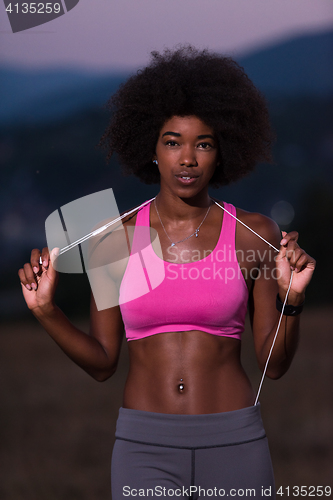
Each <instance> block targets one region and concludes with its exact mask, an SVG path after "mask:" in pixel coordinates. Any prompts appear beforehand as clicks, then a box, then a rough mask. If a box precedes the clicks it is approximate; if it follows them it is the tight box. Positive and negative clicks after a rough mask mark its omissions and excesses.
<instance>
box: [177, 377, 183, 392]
mask: <svg viewBox="0 0 333 500" xmlns="http://www.w3.org/2000/svg"><path fill="white" fill-rule="evenodd" d="M180 381H181V382H182V381H183V379H182V378H181V379H180ZM178 390H179V392H182V391H183V390H184V384H179V385H178Z"/></svg>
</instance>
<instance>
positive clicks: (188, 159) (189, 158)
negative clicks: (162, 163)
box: [180, 146, 198, 167]
mask: <svg viewBox="0 0 333 500" xmlns="http://www.w3.org/2000/svg"><path fill="white" fill-rule="evenodd" d="M180 164H181V165H182V166H184V167H196V166H197V165H198V162H197V159H196V155H195V151H194V149H193V148H192V147H191V146H187V147H183V148H182V151H181V155H180Z"/></svg>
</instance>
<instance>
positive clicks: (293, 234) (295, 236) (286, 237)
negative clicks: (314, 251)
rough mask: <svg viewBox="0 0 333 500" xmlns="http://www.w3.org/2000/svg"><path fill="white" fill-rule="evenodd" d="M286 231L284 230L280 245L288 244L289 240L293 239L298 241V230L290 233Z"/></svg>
mask: <svg viewBox="0 0 333 500" xmlns="http://www.w3.org/2000/svg"><path fill="white" fill-rule="evenodd" d="M283 233H285V231H283V232H282V236H283V238H282V240H281V241H280V245H287V244H288V242H289V241H291V240H294V241H297V240H298V236H299V234H298V232H297V231H291V232H290V233H285V234H283Z"/></svg>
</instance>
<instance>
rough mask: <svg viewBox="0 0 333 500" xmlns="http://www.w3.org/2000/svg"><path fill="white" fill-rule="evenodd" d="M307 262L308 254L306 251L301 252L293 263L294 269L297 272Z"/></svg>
mask: <svg viewBox="0 0 333 500" xmlns="http://www.w3.org/2000/svg"><path fill="white" fill-rule="evenodd" d="M308 262H309V256H308V255H307V254H306V253H302V255H301V256H300V257H299V259H298V260H297V262H296V263H295V271H296V272H297V273H299V272H300V271H301V270H302V269H304V268H305V267H306V266H307V263H308Z"/></svg>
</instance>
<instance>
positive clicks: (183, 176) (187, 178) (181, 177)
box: [175, 172, 199, 185]
mask: <svg viewBox="0 0 333 500" xmlns="http://www.w3.org/2000/svg"><path fill="white" fill-rule="evenodd" d="M175 177H176V179H177V180H178V181H179V182H180V183H181V184H183V185H184V184H193V183H194V182H195V181H196V180H197V178H198V177H199V176H198V175H193V174H189V173H188V172H181V173H180V174H177V175H176V176H175Z"/></svg>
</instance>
